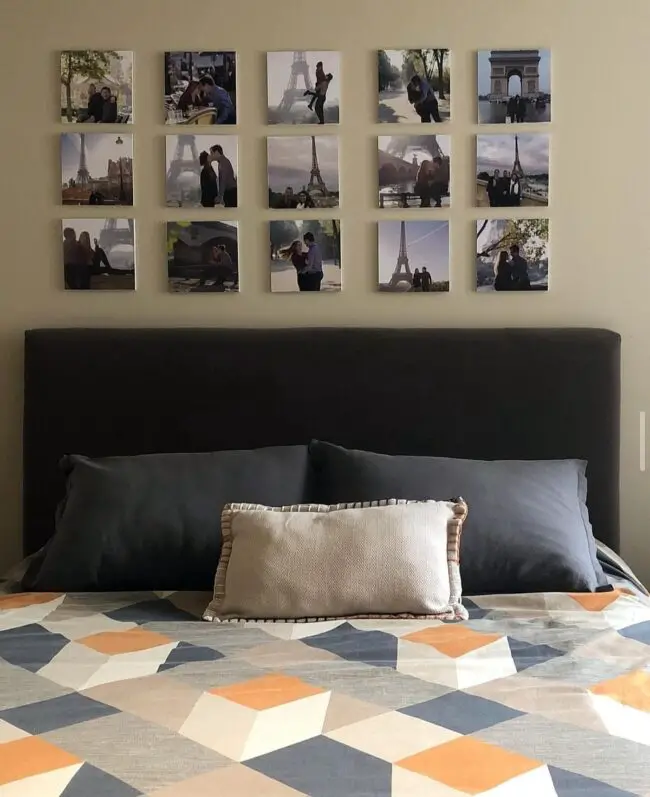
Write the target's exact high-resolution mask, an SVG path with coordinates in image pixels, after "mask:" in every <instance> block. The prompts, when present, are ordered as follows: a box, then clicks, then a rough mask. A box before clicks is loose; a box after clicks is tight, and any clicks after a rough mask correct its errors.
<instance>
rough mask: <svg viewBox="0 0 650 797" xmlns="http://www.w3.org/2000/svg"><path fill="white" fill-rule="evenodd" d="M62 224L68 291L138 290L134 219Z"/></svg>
mask: <svg viewBox="0 0 650 797" xmlns="http://www.w3.org/2000/svg"><path fill="white" fill-rule="evenodd" d="M61 225H62V233H63V238H62V253H63V276H64V283H65V288H66V290H69V291H83V290H86V291H90V290H92V291H132V290H134V289H135V222H134V220H133V219H63V220H62V222H61Z"/></svg>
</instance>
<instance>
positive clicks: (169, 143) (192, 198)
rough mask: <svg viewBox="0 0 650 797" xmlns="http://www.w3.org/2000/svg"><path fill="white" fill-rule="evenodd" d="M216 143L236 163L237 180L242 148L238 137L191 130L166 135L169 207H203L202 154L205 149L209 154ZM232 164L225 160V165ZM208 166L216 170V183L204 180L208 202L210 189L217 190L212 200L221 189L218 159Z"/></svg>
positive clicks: (233, 166)
mask: <svg viewBox="0 0 650 797" xmlns="http://www.w3.org/2000/svg"><path fill="white" fill-rule="evenodd" d="M215 146H219V147H221V149H222V150H223V155H224V157H225V158H226V159H227V162H228V163H230V165H231V166H232V170H233V173H234V177H235V180H236V179H237V149H238V148H237V137H236V136H224V135H209V134H199V135H193V134H187V133H182V134H180V135H168V136H166V142H165V190H166V197H165V199H166V204H167V207H170V208H180V207H197V208H198V207H202V202H203V201H204V197H203V195H202V177H201V173H202V166H201V155H202V153H203V152H205V153H207V154H209V153H210V151H211V149H212V147H215ZM228 163H226V162H224V165H225V167H227V168H228V169H229V168H230V167H229V166H228ZM207 168H208V169H212V170H213V172H214V180H213V182H212V184H210V182H208V183H205V182H204V181H203V182H204V186H203V188H204V190H205V191H206V197H205V200H206V201H207V194H208V193H209V192H210V190H212V189H214V190H213V192H212V194H210V197H211V199H212V200H214V198H215V196H216V192H217V191H218V189H219V182H218V174H219V163H218V161H216V160H215V161H212V163H211V164H209V165H208V167H207ZM208 173H209V172H208ZM206 186H207V187H206Z"/></svg>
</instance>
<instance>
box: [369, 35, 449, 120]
mask: <svg viewBox="0 0 650 797" xmlns="http://www.w3.org/2000/svg"><path fill="white" fill-rule="evenodd" d="M377 67H378V87H379V115H378V121H379V122H392V123H395V122H406V123H413V122H433V123H435V122H446V121H448V120H449V119H450V117H451V110H450V108H451V106H450V102H451V99H450V97H451V79H450V66H449V50H379V52H378V55H377Z"/></svg>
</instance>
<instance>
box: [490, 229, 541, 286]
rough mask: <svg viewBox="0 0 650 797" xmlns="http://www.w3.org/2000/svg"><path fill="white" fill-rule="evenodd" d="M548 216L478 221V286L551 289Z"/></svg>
mask: <svg viewBox="0 0 650 797" xmlns="http://www.w3.org/2000/svg"><path fill="white" fill-rule="evenodd" d="M548 231H549V222H548V219H480V220H479V221H477V222H476V289H477V290H478V291H480V292H485V291H547V290H548V257H549V251H548V249H549V246H548Z"/></svg>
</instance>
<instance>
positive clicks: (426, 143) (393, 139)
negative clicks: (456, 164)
mask: <svg viewBox="0 0 650 797" xmlns="http://www.w3.org/2000/svg"><path fill="white" fill-rule="evenodd" d="M450 151H451V138H450V136H433V135H431V136H380V137H379V207H381V208H441V207H449V205H450V202H451V197H450V193H449V179H450Z"/></svg>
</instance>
